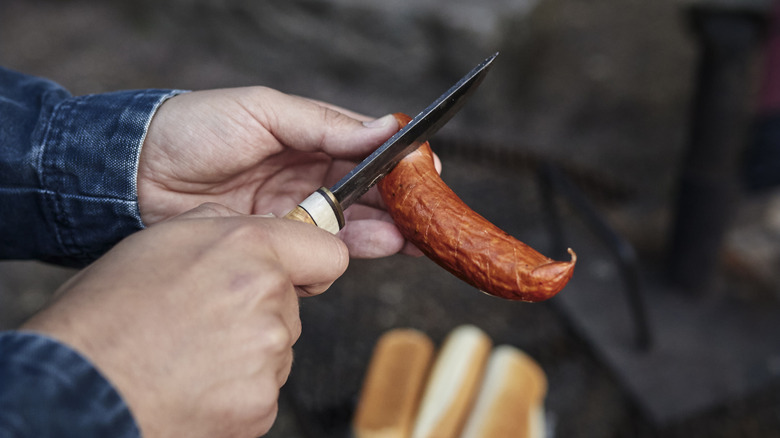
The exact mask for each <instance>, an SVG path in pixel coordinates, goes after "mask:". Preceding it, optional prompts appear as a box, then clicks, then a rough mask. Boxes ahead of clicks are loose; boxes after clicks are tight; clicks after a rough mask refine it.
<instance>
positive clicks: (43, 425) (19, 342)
mask: <svg viewBox="0 0 780 438" xmlns="http://www.w3.org/2000/svg"><path fill="white" fill-rule="evenodd" d="M140 436H141V434H140V431H139V428H138V426H137V425H136V423H135V421H134V419H133V417H132V414H131V413H130V410H129V409H128V407H127V405H126V404H125V402H124V401H123V399H122V398H121V396H120V395H119V393H117V392H116V391H115V390H114V388H113V387H112V386H111V385H110V384H109V383H108V381H107V380H106V379H105V378H104V377H103V376H102V375H101V374H100V373H99V372H98V371H97V370H96V369H95V368H94V367H93V366H92V365H91V364H90V363H89V361H87V360H86V359H84V358H83V357H82V356H81V355H79V354H78V353H76V352H75V351H73V350H71V349H70V348H68V347H66V346H65V345H63V344H61V343H59V342H57V341H54V340H52V339H49V338H47V337H44V336H41V335H38V334H34V333H24V332H0V437H3V438H5V437H14V438H27V437H30V438H32V437H58V438H92V437H94V438H102V437H112V438H137V437H140Z"/></svg>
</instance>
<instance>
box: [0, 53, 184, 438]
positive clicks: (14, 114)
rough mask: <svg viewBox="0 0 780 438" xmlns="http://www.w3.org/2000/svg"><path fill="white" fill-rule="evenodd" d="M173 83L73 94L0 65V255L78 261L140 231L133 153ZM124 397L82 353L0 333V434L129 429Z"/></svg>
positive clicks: (107, 433) (108, 433)
mask: <svg viewBox="0 0 780 438" xmlns="http://www.w3.org/2000/svg"><path fill="white" fill-rule="evenodd" d="M178 92H179V91H175V90H136V91H120V92H116V93H106V94H95V95H88V96H75V97H74V96H71V95H70V94H69V93H68V92H67V91H66V90H65V89H63V88H62V87H60V86H59V85H57V84H55V83H53V82H50V81H47V80H44V79H40V78H36V77H32V76H28V75H23V74H20V73H17V72H14V71H11V70H8V69H4V68H2V67H0V259H38V260H43V261H47V262H53V263H58V264H63V265H69V266H84V265H86V264H88V263H89V262H91V261H93V260H95V259H96V258H97V257H99V256H100V255H102V254H103V253H104V252H106V251H107V250H108V249H109V248H111V246H113V245H114V244H115V243H117V242H118V241H119V240H121V239H122V238H123V237H125V236H127V235H129V234H131V233H133V232H135V231H137V230H140V229H142V228H143V223H142V222H141V218H140V213H139V211H138V202H137V195H136V174H137V168H138V157H139V153H140V150H141V145H142V144H143V139H144V136H145V134H146V130H147V128H148V125H149V121H150V120H151V118H152V115H153V114H154V112H155V111H156V109H157V108H158V107H159V105H160V104H161V103H162V102H163V101H165V99H167V98H169V97H171V96H173V95H175V94H177V93H178ZM138 435H139V432H138V428H137V427H136V425H135V423H134V421H133V419H132V416H131V415H130V412H129V410H128V409H127V406H126V405H125V403H124V402H123V401H122V398H121V397H120V396H119V394H118V393H117V392H116V391H115V390H114V389H113V388H112V386H111V385H110V384H109V382H108V381H107V380H106V379H105V378H103V377H102V376H101V375H100V373H99V372H97V371H96V370H95V369H94V367H93V366H92V365H91V364H90V363H89V362H88V361H87V360H85V359H84V358H83V357H81V356H80V355H79V354H77V353H76V352H74V351H73V350H71V349H70V348H68V347H67V346H65V345H62V344H61V343H59V342H56V341H54V340H52V339H48V338H45V337H42V336H39V335H35V334H31V333H20V332H2V333H0V438H5V437H71V436H72V437H93V436H94V437H133V436H138Z"/></svg>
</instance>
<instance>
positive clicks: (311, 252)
mask: <svg viewBox="0 0 780 438" xmlns="http://www.w3.org/2000/svg"><path fill="white" fill-rule="evenodd" d="M268 222H269V223H268V225H269V226H268V227H267V229H266V232H265V233H264V235H265V237H266V238H267V239H268V243H269V244H270V245H271V247H272V248H273V250H274V252H275V254H276V256H277V259H278V261H279V263H281V266H282V268H283V269H284V270H285V272H287V273H288V275H289V276H290V280H291V282H292V283H293V285H294V286H295V287H296V289H297V290H298V293H299V295H316V294H319V293H322V292H324V291H325V290H326V289H327V288H328V287H329V286H330V285H331V284H332V283H333V282H334V281H336V279H337V278H339V277H340V276H341V274H343V273H344V271H345V270H346V269H347V265H348V264H349V252H348V249H347V247H346V245H345V244H344V242H342V241H341V239H339V238H338V237H336V236H334V235H333V234H331V233H329V232H327V231H325V230H322V229H319V228H317V227H314V226H312V225H310V224H304V223H301V222H296V221H293V220H289V219H272V220H268Z"/></svg>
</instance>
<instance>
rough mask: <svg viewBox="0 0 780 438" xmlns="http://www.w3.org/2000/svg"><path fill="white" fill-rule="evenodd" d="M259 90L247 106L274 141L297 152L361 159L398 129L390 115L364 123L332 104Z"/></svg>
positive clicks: (268, 90)
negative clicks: (259, 93)
mask: <svg viewBox="0 0 780 438" xmlns="http://www.w3.org/2000/svg"><path fill="white" fill-rule="evenodd" d="M261 92H262V93H263V95H262V96H260V97H258V98H257V99H255V100H253V101H252V102H251V104H252V105H251V106H250V105H247V107H248V108H250V111H252V113H253V115H254V116H256V117H258V118H260V119H261V120H262V123H263V125H264V126H265V127H266V129H268V130H269V131H270V132H271V134H272V135H273V136H274V137H275V138H276V139H277V140H279V141H280V142H281V143H283V144H284V145H286V146H288V147H291V148H294V149H298V150H301V151H306V152H325V153H327V154H329V155H331V156H333V157H337V158H339V157H343V158H362V157H364V156H366V155H368V153H370V152H371V151H373V150H374V149H376V148H377V147H378V146H379V145H381V144H382V143H383V142H384V141H385V140H387V139H388V138H390V136H392V135H393V134H394V133H395V132H396V131H398V122H396V120H395V118H394V117H393V116H385V117H382V118H380V119H376V120H375V121H374V122H375V123H370V122H369V123H364V121H362V120H358V119H356V118H353V117H350V116H349V115H347V114H344V113H342V112H340V111H339V110H337V109H335V107H333V106H324V105H320V104H319V103H317V102H314V101H311V100H309V99H304V98H301V97H298V96H291V95H288V94H284V93H281V92H278V91H275V90H271V89H262V90H261Z"/></svg>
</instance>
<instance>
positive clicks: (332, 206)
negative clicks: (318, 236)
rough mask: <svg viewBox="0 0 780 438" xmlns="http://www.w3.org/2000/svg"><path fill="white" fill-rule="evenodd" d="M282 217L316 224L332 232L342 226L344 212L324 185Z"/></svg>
mask: <svg viewBox="0 0 780 438" xmlns="http://www.w3.org/2000/svg"><path fill="white" fill-rule="evenodd" d="M284 217H285V218H287V219H292V220H295V221H298V222H304V223H307V224H312V225H316V226H318V227H320V228H322V229H323V230H325V231H329V232H331V233H333V234H336V233H338V232H339V230H340V229H342V228H344V212H343V211H342V209H341V204H339V202H338V201H337V200H336V197H335V196H334V195H333V193H332V192H331V191H330V190H328V189H327V188H326V187H321V188H320V189H319V190H317V191H316V192H314V193H312V194H311V195H309V197H308V198H306V199H304V200H303V202H301V203H300V204H298V206H297V207H295V208H294V209H292V210H291V211H290V212H289V213H287V214H286V215H284Z"/></svg>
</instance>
